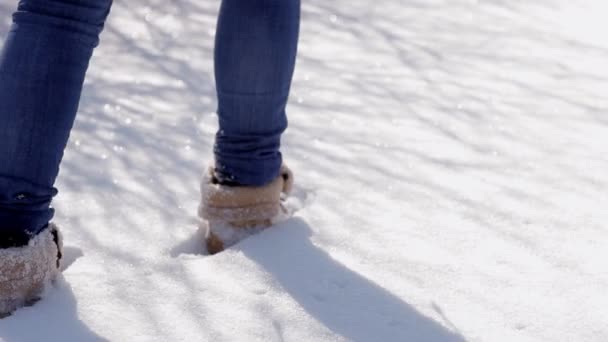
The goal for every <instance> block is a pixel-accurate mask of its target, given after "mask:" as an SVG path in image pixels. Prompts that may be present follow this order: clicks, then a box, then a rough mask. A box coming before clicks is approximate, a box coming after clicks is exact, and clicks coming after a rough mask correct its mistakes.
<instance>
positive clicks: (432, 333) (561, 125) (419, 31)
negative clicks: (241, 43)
mask: <svg viewBox="0 0 608 342" xmlns="http://www.w3.org/2000/svg"><path fill="white" fill-rule="evenodd" d="M8 2H9V4H7V2H6V1H3V2H2V4H0V17H1V18H3V19H2V20H0V22H1V23H2V26H0V36H1V37H3V36H4V35H5V34H6V29H7V27H8V18H9V14H10V12H11V11H12V9H13V8H14V6H15V4H13V3H16V2H17V1H8ZM218 6H219V2H218V1H217V0H214V1H197V0H174V1H164V0H146V1H144V0H122V1H117V2H116V4H115V7H114V9H113V13H112V15H111V19H110V21H109V23H108V26H107V30H106V31H105V33H104V36H103V42H102V45H101V47H100V48H99V49H98V50H97V51H96V56H95V58H94V60H93V62H92V67H91V70H90V74H89V77H88V80H87V85H86V89H85V92H84V98H83V102H82V105H81V110H80V114H79V117H78V121H77V123H76V127H75V130H74V132H73V134H72V137H71V141H70V145H69V148H68V150H67V152H66V156H65V162H64V164H63V167H62V172H61V175H60V178H59V180H58V184H57V185H58V187H59V188H60V195H59V196H58V197H57V199H56V201H55V203H54V205H55V207H56V209H57V213H58V214H57V217H56V222H57V223H58V224H59V225H60V226H61V227H63V230H64V232H65V237H66V243H67V245H68V248H67V253H66V254H67V259H68V262H69V264H70V265H69V267H68V268H67V269H66V270H65V272H64V275H63V279H61V280H60V281H59V283H58V284H57V287H56V288H54V289H52V291H50V292H49V293H48V295H47V296H46V298H44V300H42V301H41V302H39V303H38V304H37V305H36V306H34V307H32V308H26V309H23V310H20V311H19V312H17V313H16V314H15V315H13V316H12V317H10V318H7V319H4V320H1V321H0V340H4V341H11V342H12V341H41V340H55V341H103V340H110V341H163V342H165V341H344V340H352V341H450V342H451V341H575V342H581V341H585V342H587V341H588V342H591V341H597V342H600V341H601V342H603V341H607V340H608V323H607V322H608V296H607V295H606V287H607V286H608V261H607V260H608V252H606V250H607V248H606V246H607V245H608V228H607V227H606V222H608V210H607V208H608V206H607V205H608V194H607V191H608V176H607V175H606V170H607V168H608V153H607V152H608V138H607V137H606V134H607V133H608V131H607V129H608V116H607V113H606V111H607V110H608V100H607V99H606V96H605V95H606V94H607V91H608V62H607V60H608V36H607V35H606V32H607V31H606V30H608V24H607V22H606V21H605V13H606V10H608V5H606V4H605V1H603V0H587V1H582V0H580V1H573V0H563V1H562V0H553V1H550V0H544V1H543V0H539V1H523V0H509V1H506V0H484V1H482V0H479V1H475V0H467V1H465V0H424V1H423V0H414V1H395V0H374V1H371V0H367V1H364V0H356V1H353V0H333V1H325V0H304V4H303V11H304V13H303V26H302V37H301V50H300V51H301V53H300V56H299V64H298V67H297V72H296V77H295V82H294V86H293V93H292V98H291V105H290V111H289V115H290V123H291V126H290V129H289V131H288V133H287V134H286V136H285V140H284V142H285V149H284V152H285V155H286V158H287V160H288V161H289V162H290V165H291V167H292V168H293V169H294V170H295V172H296V177H297V183H298V189H297V191H296V194H295V197H294V198H293V199H292V205H293V206H296V207H300V210H299V211H298V212H297V213H296V215H295V216H294V218H292V219H291V220H289V221H287V222H284V223H282V224H280V225H278V226H277V227H275V228H273V229H271V230H269V231H267V232H265V233H263V234H261V235H259V236H256V237H254V238H251V239H249V240H247V241H246V242H244V243H242V244H240V245H238V246H236V247H235V248H233V249H231V250H229V251H227V252H225V253H222V254H220V255H217V256H213V257H208V256H204V255H201V254H200V252H201V250H202V248H201V245H200V240H201V237H200V235H198V234H197V233H196V221H195V212H196V206H197V203H198V196H199V194H198V180H199V176H200V173H201V171H202V170H203V168H204V166H205V165H206V163H207V162H208V161H209V160H210V158H211V153H210V152H211V143H212V134H213V132H214V130H215V128H216V117H215V115H214V114H213V112H214V109H215V103H214V101H215V100H214V98H213V82H212V59H211V56H212V54H211V52H212V50H211V49H212V43H213V33H214V32H213V30H214V23H215V15H216V12H217V9H218Z"/></svg>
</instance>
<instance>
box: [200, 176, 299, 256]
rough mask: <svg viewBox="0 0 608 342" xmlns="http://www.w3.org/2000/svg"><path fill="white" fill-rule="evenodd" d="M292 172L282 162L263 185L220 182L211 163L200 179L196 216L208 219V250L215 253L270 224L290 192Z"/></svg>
mask: <svg viewBox="0 0 608 342" xmlns="http://www.w3.org/2000/svg"><path fill="white" fill-rule="evenodd" d="M292 187H293V174H292V172H291V170H290V169H289V168H287V166H285V165H283V166H282V167H281V171H280V174H279V176H278V177H277V178H276V179H274V180H273V181H272V182H270V183H269V184H266V185H264V186H228V185H222V184H219V181H218V180H217V178H216V177H215V174H214V169H213V167H211V168H209V170H208V172H207V173H206V174H205V175H204V176H203V180H202V182H201V195H202V199H201V203H200V206H199V209H198V214H199V217H200V218H202V219H204V220H206V221H207V226H208V231H207V234H206V236H205V239H206V245H207V250H208V252H209V253H210V254H216V253H219V252H221V251H223V250H224V248H226V247H229V246H231V245H234V244H235V243H237V242H239V241H240V240H242V239H244V238H246V237H247V236H250V235H252V234H255V233H257V232H258V231H260V230H262V229H264V228H267V227H269V226H270V225H272V220H273V218H275V217H276V216H277V215H278V214H279V213H280V212H281V210H282V206H281V196H282V195H287V194H289V192H291V189H292Z"/></svg>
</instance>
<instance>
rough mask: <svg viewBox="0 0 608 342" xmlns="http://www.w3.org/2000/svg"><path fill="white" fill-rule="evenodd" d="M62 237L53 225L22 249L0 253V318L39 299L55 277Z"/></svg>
mask: <svg viewBox="0 0 608 342" xmlns="http://www.w3.org/2000/svg"><path fill="white" fill-rule="evenodd" d="M61 253H62V237H61V233H60V232H59V230H58V229H57V226H55V224H53V223H50V224H49V225H48V227H47V228H46V229H45V230H43V231H42V232H40V233H39V234H38V235H36V236H35V237H33V238H32V239H31V240H30V241H29V243H28V244H27V245H26V246H22V247H11V248H4V249H0V318H3V317H6V316H8V315H10V314H11V313H12V312H13V311H15V310H16V309H18V308H20V307H22V306H25V305H31V304H33V303H34V302H36V301H37V300H38V299H40V295H41V294H42V292H43V291H44V289H45V288H46V286H47V285H49V284H50V283H51V281H53V280H54V279H55V277H57V275H58V274H59V265H60V260H61V256H62V254H61Z"/></svg>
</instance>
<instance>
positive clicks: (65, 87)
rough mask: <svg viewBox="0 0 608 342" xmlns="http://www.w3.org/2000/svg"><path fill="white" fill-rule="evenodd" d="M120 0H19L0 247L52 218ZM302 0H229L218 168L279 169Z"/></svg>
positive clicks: (219, 82) (1, 183)
mask: <svg viewBox="0 0 608 342" xmlns="http://www.w3.org/2000/svg"><path fill="white" fill-rule="evenodd" d="M111 5H112V0H53V1H50V0H20V1H19V6H18V9H17V12H15V14H14V15H13V25H12V27H11V30H10V32H9V34H8V37H7V39H6V42H5V44H4V47H3V49H2V52H1V54H0V248H1V247H6V245H19V244H23V243H24V241H25V243H26V242H27V241H28V240H29V238H31V237H32V236H34V235H36V234H37V233H39V232H40V231H42V230H43V229H44V228H45V227H46V226H47V225H48V222H49V221H50V220H51V219H52V217H53V213H54V212H53V209H52V208H51V207H50V203H51V200H52V198H53V197H54V196H55V195H56V194H57V189H56V188H55V187H54V183H55V179H56V177H57V175H58V173H59V164H60V162H61V159H62V157H63V151H64V149H65V147H66V144H67V141H68V137H69V134H70V130H71V128H72V125H73V122H74V119H75V116H76V112H77V109H78V103H79V100H80V94H81V90H82V85H83V82H84V78H85V73H86V70H87V68H88V64H89V60H90V58H91V55H92V53H93V49H94V48H95V47H96V46H97V44H98V43H99V35H100V33H101V31H102V30H103V26H104V23H105V20H106V17H107V15H108V13H109V11H110V7H111ZM299 17H300V0H223V1H222V4H221V9H220V15H219V19H218V24H217V31H216V32H217V34H216V41H215V77H216V88H217V98H218V108H217V112H218V116H219V130H218V133H217V135H216V141H215V145H214V155H215V165H216V175H217V177H218V179H219V180H220V181H221V182H224V183H226V184H241V185H263V184H266V183H268V182H270V181H271V180H272V179H274V178H275V177H277V176H278V173H279V168H280V165H281V163H282V157H281V153H280V151H279V148H280V139H281V134H282V133H283V131H284V130H285V129H286V128H287V117H286V115H285V105H286V103H287V97H288V94H289V88H290V85H291V79H292V75H293V69H294V65H295V57H296V49H297V41H298V30H299V19H300V18H299Z"/></svg>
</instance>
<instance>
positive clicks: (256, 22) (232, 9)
mask: <svg viewBox="0 0 608 342" xmlns="http://www.w3.org/2000/svg"><path fill="white" fill-rule="evenodd" d="M299 22H300V0H223V1H222V4H221V9H220V15H219V19H218V25H217V32H216V42H215V78H216V87H217V98H218V111H217V112H218V115H219V131H218V133H217V135H216V142H215V148H214V153H215V167H216V170H215V173H216V176H217V178H218V180H219V181H220V182H221V183H223V184H228V185H230V184H234V185H252V186H260V185H265V184H268V183H270V182H271V181H272V180H273V179H275V178H276V177H277V176H279V172H280V171H279V170H280V167H281V163H282V157H281V153H280V152H279V147H280V141H281V134H282V133H283V131H285V129H286V128H287V117H286V115H285V105H286V103H287V98H288V95H289V88H290V85H291V79H292V75H293V71H294V65H295V59H296V50H297V43H298V31H299Z"/></svg>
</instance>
